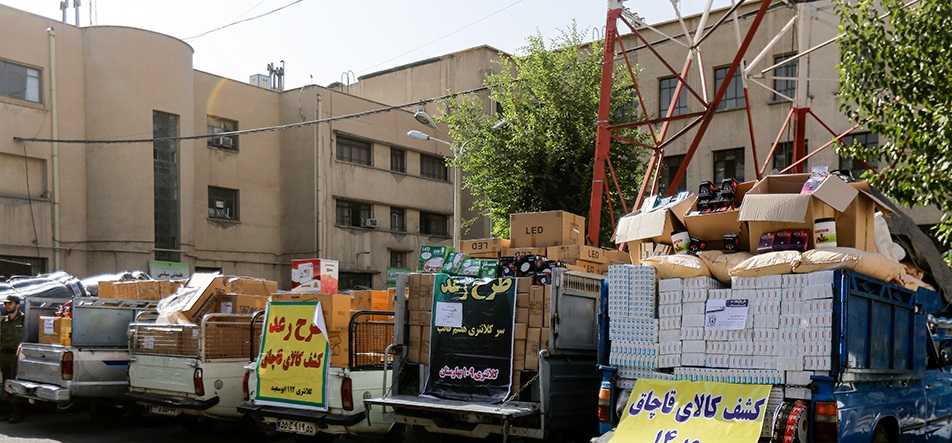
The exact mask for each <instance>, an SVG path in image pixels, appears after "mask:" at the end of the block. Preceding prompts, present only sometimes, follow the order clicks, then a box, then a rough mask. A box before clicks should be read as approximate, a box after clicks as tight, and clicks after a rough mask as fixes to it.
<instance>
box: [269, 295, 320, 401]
mask: <svg viewBox="0 0 952 443" xmlns="http://www.w3.org/2000/svg"><path fill="white" fill-rule="evenodd" d="M326 331H327V326H326V323H325V321H324V314H323V311H321V303H320V302H271V303H268V312H267V315H266V319H265V324H264V338H263V339H262V342H261V353H260V354H259V355H258V364H257V366H256V367H255V371H256V374H257V377H258V384H257V389H256V391H255V399H254V402H255V404H264V405H279V406H287V407H298V408H302V407H307V408H312V409H317V410H327V372H328V368H329V367H330V362H329V361H328V360H329V359H330V343H329V341H328V339H327V335H326Z"/></svg>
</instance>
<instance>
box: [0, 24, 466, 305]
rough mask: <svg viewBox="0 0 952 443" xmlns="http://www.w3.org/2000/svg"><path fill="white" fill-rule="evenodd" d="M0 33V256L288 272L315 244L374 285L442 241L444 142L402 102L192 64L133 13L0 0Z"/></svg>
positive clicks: (74, 266) (319, 252) (446, 178)
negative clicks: (226, 74)
mask: <svg viewBox="0 0 952 443" xmlns="http://www.w3.org/2000/svg"><path fill="white" fill-rule="evenodd" d="M0 40H2V41H6V42H17V44H15V45H12V44H7V45H3V46H2V47H0V68H2V69H0V76H2V77H0V85H2V90H0V134H2V135H0V220H2V226H3V229H0V258H4V259H9V260H14V261H18V262H28V263H31V264H32V265H33V269H34V270H35V271H36V272H46V271H52V270H57V269H61V270H65V271H67V272H69V273H71V274H74V275H77V276H81V277H82V276H86V275H94V274H98V273H105V272H115V271H120V270H132V269H139V270H147V269H149V267H150V265H159V266H161V265H163V264H166V262H171V263H178V264H184V265H185V266H187V267H188V269H189V272H194V271H207V270H219V271H221V272H223V273H226V274H239V275H250V276H257V277H264V278H268V279H273V280H277V281H278V282H279V284H280V286H281V287H283V288H287V287H289V281H290V263H291V260H292V259H295V258H314V257H323V258H328V259H335V260H339V262H340V268H341V276H340V277H341V285H342V287H344V288H350V287H372V288H381V287H385V286H386V281H387V272H386V271H387V268H389V267H393V268H412V267H414V266H415V263H414V261H415V254H416V251H417V250H418V249H419V246H420V245H423V244H443V245H449V244H450V243H451V233H450V226H451V224H452V213H453V203H452V202H453V184H452V182H451V180H452V174H450V173H449V172H448V171H447V168H446V166H445V163H444V158H445V157H446V156H449V155H452V153H451V150H450V149H449V148H448V147H446V146H443V145H437V144H433V143H432V142H421V141H418V140H414V139H411V138H410V137H408V136H407V135H406V132H407V127H409V126H412V125H413V124H415V120H414V119H413V112H412V110H402V109H389V108H390V107H389V106H388V105H386V104H383V103H380V102H378V101H373V100H368V99H365V98H360V97H357V96H354V95H351V94H348V93H345V92H342V91H338V90H333V89H327V88H322V87H318V86H307V87H304V88H300V89H295V90H291V91H285V92H276V91H273V90H270V89H266V88H262V87H258V86H253V85H250V84H246V83H242V82H237V81H233V80H229V79H226V78H222V77H219V76H215V75H212V74H209V73H205V72H200V71H196V70H194V69H193V68H192V48H191V47H190V46H188V45H187V44H185V43H184V42H182V41H180V40H177V39H175V38H172V37H169V36H166V35H162V34H157V33H154V32H150V31H145V30H141V29H134V28H125V27H113V26H96V27H86V28H77V27H74V26H70V25H66V24H63V23H60V22H57V21H55V20H50V19H47V18H44V17H40V16H36V15H33V14H29V13H25V12H23V11H19V10H16V9H12V8H8V7H5V6H0ZM144 48H148V50H145V49H144ZM318 121H319V122H320V123H315V122H318Z"/></svg>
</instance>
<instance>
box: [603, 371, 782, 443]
mask: <svg viewBox="0 0 952 443" xmlns="http://www.w3.org/2000/svg"><path fill="white" fill-rule="evenodd" d="M769 395H770V385H747V384H732V383H717V382H692V381H669V380H655V379H646V378H640V379H638V381H637V382H635V389H634V390H632V392H631V397H630V398H629V399H628V404H627V406H626V407H625V411H624V412H623V413H622V417H621V422H620V423H619V424H618V428H617V429H616V430H615V434H614V436H613V437H612V439H611V441H612V442H614V443H618V442H648V443H755V442H756V441H757V440H758V439H759V438H760V431H761V429H762V423H763V420H764V417H765V415H766V412H767V398H768V396H769Z"/></svg>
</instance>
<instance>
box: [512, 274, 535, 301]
mask: <svg viewBox="0 0 952 443" xmlns="http://www.w3.org/2000/svg"><path fill="white" fill-rule="evenodd" d="M532 286H533V285H532V277H516V293H517V294H518V293H523V294H528V293H529V291H531V290H532ZM526 307H527V308H528V307H529V306H526Z"/></svg>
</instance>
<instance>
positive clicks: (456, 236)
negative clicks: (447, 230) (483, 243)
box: [453, 146, 463, 251]
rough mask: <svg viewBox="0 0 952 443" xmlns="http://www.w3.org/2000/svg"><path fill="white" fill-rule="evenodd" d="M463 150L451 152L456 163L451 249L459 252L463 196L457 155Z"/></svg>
mask: <svg viewBox="0 0 952 443" xmlns="http://www.w3.org/2000/svg"><path fill="white" fill-rule="evenodd" d="M462 150H463V147H462V146H460V147H458V148H456V149H454V151H453V160H454V161H456V166H455V167H453V248H454V249H455V250H457V251H459V240H460V226H461V225H462V223H460V219H459V218H460V214H461V213H462V211H461V210H460V206H461V202H460V200H462V198H463V196H462V195H460V192H461V188H462V186H460V182H459V180H460V173H459V170H460V165H459V154H460V152H461V151H462Z"/></svg>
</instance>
